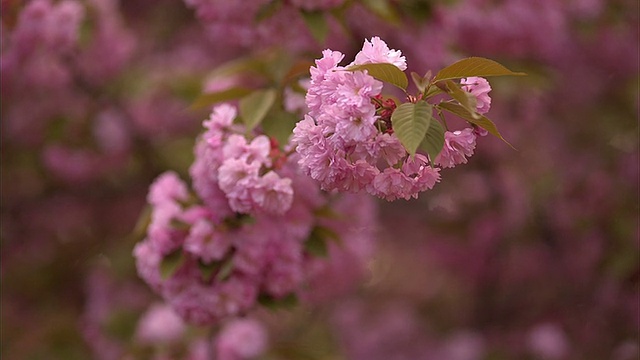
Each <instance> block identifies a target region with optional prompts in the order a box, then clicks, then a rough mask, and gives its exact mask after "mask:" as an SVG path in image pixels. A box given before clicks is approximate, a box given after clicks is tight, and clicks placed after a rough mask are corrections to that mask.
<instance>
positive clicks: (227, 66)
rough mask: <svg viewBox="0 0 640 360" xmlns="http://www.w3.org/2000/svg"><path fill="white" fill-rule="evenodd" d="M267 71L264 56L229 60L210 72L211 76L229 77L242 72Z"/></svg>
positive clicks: (263, 72) (262, 73)
mask: <svg viewBox="0 0 640 360" xmlns="http://www.w3.org/2000/svg"><path fill="white" fill-rule="evenodd" d="M266 72H267V69H266V64H265V61H264V58H262V57H244V58H239V59H236V60H231V61H228V62H226V63H224V64H222V65H220V66H218V67H217V68H216V69H215V70H213V71H212V72H210V73H209V74H208V77H209V78H216V77H227V76H230V75H236V74H240V73H243V74H244V73H255V74H261V75H266V74H265V73H266Z"/></svg>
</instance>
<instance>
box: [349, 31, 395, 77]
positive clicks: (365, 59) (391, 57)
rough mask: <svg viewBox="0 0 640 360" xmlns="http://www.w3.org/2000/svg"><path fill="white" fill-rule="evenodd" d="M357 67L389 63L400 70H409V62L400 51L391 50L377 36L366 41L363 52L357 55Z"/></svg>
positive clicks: (355, 62)
mask: <svg viewBox="0 0 640 360" xmlns="http://www.w3.org/2000/svg"><path fill="white" fill-rule="evenodd" d="M353 63H354V64H355V65H363V64H379V63H389V64H393V65H395V66H397V67H398V68H399V69H400V70H402V71H404V70H406V69H407V61H406V59H405V57H404V56H402V52H401V51H400V50H390V49H389V46H387V43H385V42H384V41H383V40H382V39H380V38H379V37H377V36H374V37H372V38H371V41H369V40H365V41H364V45H363V46H362V50H360V52H359V53H358V54H357V55H356V59H355V61H354V62H353Z"/></svg>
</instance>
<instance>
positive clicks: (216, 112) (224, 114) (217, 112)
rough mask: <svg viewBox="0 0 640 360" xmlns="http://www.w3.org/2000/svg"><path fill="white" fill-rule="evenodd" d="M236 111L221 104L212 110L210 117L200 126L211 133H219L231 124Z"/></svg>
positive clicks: (229, 106) (227, 105)
mask: <svg viewBox="0 0 640 360" xmlns="http://www.w3.org/2000/svg"><path fill="white" fill-rule="evenodd" d="M236 115H237V110H236V108H235V107H233V106H231V105H229V104H221V105H218V106H216V107H214V108H213V110H212V112H211V116H210V117H209V119H208V120H205V121H204V122H203V123H202V124H203V125H204V127H205V128H207V129H209V130H211V131H221V130H224V129H226V128H228V127H229V126H231V124H233V120H234V119H235V118H236Z"/></svg>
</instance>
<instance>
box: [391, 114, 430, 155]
mask: <svg viewBox="0 0 640 360" xmlns="http://www.w3.org/2000/svg"><path fill="white" fill-rule="evenodd" d="M432 117H433V113H432V107H431V105H429V104H427V102H425V101H418V102H417V103H415V104H414V103H404V104H402V105H400V106H398V108H396V109H395V110H394V112H393V114H392V115H391V125H392V126H393V131H394V133H395V134H396V136H397V137H398V139H399V140H400V143H402V145H403V146H404V148H405V149H406V150H407V152H408V153H409V154H411V155H414V154H415V153H416V150H417V149H418V145H420V142H422V139H423V138H424V136H425V135H426V134H427V130H428V129H429V124H430V123H431V118H432Z"/></svg>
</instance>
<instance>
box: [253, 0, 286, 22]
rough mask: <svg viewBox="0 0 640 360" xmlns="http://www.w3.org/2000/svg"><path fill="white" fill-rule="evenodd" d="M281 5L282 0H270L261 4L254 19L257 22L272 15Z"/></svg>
mask: <svg viewBox="0 0 640 360" xmlns="http://www.w3.org/2000/svg"><path fill="white" fill-rule="evenodd" d="M281 7H282V0H271V1H269V2H268V3H266V4H262V6H260V8H259V9H258V13H257V14H256V19H255V21H256V22H257V23H258V22H261V21H264V20H266V19H268V18H270V17H272V16H273V15H275V13H276V12H278V10H280V8H281Z"/></svg>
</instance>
